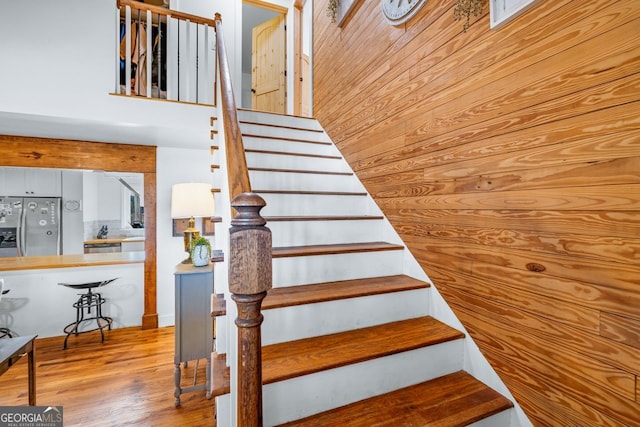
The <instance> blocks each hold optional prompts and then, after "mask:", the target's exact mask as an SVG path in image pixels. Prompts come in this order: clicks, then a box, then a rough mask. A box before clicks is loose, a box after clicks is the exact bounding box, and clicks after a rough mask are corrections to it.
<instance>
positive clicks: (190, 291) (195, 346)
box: [174, 263, 214, 406]
mask: <svg viewBox="0 0 640 427" xmlns="http://www.w3.org/2000/svg"><path fill="white" fill-rule="evenodd" d="M213 265H214V264H213V263H210V264H209V265H207V266H204V267H194V266H193V264H178V266H177V267H176V272H175V303H176V309H175V356H174V363H175V365H176V366H175V370H174V381H175V391H174V397H175V405H176V406H180V395H181V394H183V393H187V392H191V391H196V390H206V396H207V399H210V398H211V352H212V351H213V319H212V318H211V295H212V294H213ZM203 358H206V359H207V366H206V383H205V384H198V385H196V384H195V377H194V385H193V386H190V387H184V388H183V387H181V386H180V382H181V378H182V368H181V366H180V364H181V363H183V365H184V366H185V367H186V366H187V362H189V361H192V360H199V359H203ZM194 376H195V373H194Z"/></svg>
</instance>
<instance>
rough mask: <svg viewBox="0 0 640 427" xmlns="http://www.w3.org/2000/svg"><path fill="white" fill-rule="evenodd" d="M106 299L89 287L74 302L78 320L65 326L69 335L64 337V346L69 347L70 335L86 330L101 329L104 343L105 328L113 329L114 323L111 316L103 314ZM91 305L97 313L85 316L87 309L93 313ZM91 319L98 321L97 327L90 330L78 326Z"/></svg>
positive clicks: (88, 312)
mask: <svg viewBox="0 0 640 427" xmlns="http://www.w3.org/2000/svg"><path fill="white" fill-rule="evenodd" d="M105 301H106V300H105V299H104V298H103V297H102V294H100V293H99V292H92V291H91V288H89V289H88V291H87V293H85V294H80V298H78V300H77V301H76V302H75V303H74V304H73V307H74V308H75V309H76V321H75V322H73V323H70V324H68V325H67V326H66V327H65V328H64V332H65V333H66V334H67V336H66V337H65V338H64V346H63V348H64V349H65V350H66V349H67V341H68V340H69V336H71V335H72V334H73V335H79V334H83V333H85V332H93V331H98V330H99V331H100V336H101V342H103V343H104V328H108V329H111V323H113V319H112V318H111V317H105V316H103V315H102V304H104V303H105ZM91 307H95V315H94V316H93V317H87V318H85V317H84V315H85V310H86V312H87V314H88V315H90V314H91ZM91 320H95V321H96V327H95V328H93V329H89V330H83V331H80V330H78V328H79V327H80V325H81V324H82V323H83V322H88V321H91Z"/></svg>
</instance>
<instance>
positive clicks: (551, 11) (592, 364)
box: [313, 0, 640, 426]
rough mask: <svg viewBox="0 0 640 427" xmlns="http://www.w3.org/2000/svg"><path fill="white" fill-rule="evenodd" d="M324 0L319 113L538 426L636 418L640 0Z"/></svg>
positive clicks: (639, 384) (319, 15) (317, 26)
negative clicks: (388, 10)
mask: <svg viewBox="0 0 640 427" xmlns="http://www.w3.org/2000/svg"><path fill="white" fill-rule="evenodd" d="M326 6H327V0H319V1H318V2H317V3H316V5H315V14H314V21H315V22H314V31H315V33H314V70H313V72H314V114H315V115H316V116H317V117H318V119H319V120H320V122H321V124H322V125H323V126H324V128H325V129H326V130H327V132H328V133H329V134H330V136H331V137H332V138H333V140H334V141H336V143H337V144H338V146H339V148H340V149H341V151H342V153H343V154H344V155H345V158H346V159H347V160H348V161H349V163H350V164H351V165H352V167H353V168H354V170H355V171H356V173H357V174H358V176H359V177H360V178H361V179H362V181H363V183H364V184H365V186H366V187H367V189H368V191H369V192H370V193H371V194H372V196H373V197H374V198H375V199H376V201H377V202H378V204H379V205H380V206H381V208H382V209H383V211H384V212H385V214H386V215H387V216H388V218H389V220H390V221H391V222H392V224H393V225H394V227H395V228H396V230H397V231H398V232H399V233H400V235H401V237H402V238H403V239H404V241H405V243H406V244H407V245H408V246H409V248H410V249H411V251H412V252H413V254H414V255H415V256H416V258H417V259H418V261H419V262H420V263H421V265H422V266H423V268H424V269H425V271H426V272H427V273H428V274H429V276H430V277H431V278H432V280H433V281H434V283H435V285H436V287H437V288H438V289H439V290H440V292H441V293H442V295H443V296H444V297H445V299H446V300H447V302H448V303H449V304H450V305H451V307H452V308H453V309H454V311H455V312H456V314H457V315H458V316H459V318H460V320H461V321H462V322H463V323H464V324H465V326H466V327H467V328H468V329H469V331H470V333H471V335H472V336H473V338H474V339H475V340H476V342H477V343H478V345H479V346H480V348H481V350H482V351H483V353H484V354H485V355H486V356H487V358H488V360H489V361H490V362H491V363H492V365H493V366H494V367H495V368H496V370H497V372H498V373H499V374H500V376H501V377H502V378H503V380H504V381H505V383H506V384H507V386H508V387H509V388H510V390H511V391H512V392H513V394H514V396H515V397H516V399H517V400H518V402H519V403H520V404H521V405H522V407H523V409H524V410H525V412H526V413H527V415H528V416H529V417H530V419H531V420H532V422H533V423H534V424H536V425H598V426H608V425H611V426H617V425H640V114H638V112H639V111H640V78H638V76H639V75H640V44H639V43H638V40H640V3H639V2H638V1H637V0H619V1H615V2H611V1H608V0H593V1H589V2H581V1H578V0H559V1H554V2H540V3H538V4H537V5H536V6H535V7H534V8H532V9H531V10H529V11H528V12H526V13H525V14H523V15H521V16H519V17H517V18H516V19H515V20H514V21H512V22H511V23H509V24H507V25H505V26H504V27H502V28H500V29H498V30H491V29H490V28H489V16H488V13H489V12H488V4H485V10H484V12H483V14H482V16H480V17H478V18H475V19H474V20H472V25H471V27H470V28H469V30H468V31H467V32H466V33H464V32H462V23H460V22H456V21H454V20H453V7H454V6H455V1H454V0H446V1H442V2H427V3H426V5H425V6H424V8H423V9H422V10H421V11H420V12H419V13H418V15H416V16H415V17H414V18H413V19H412V20H410V21H409V22H408V23H406V24H405V25H402V26H398V27H391V26H389V25H388V24H387V23H386V22H385V20H384V18H383V16H382V13H381V11H380V8H379V2H363V4H362V5H361V6H360V7H359V9H358V10H357V11H356V13H355V14H354V16H353V17H352V18H351V20H350V21H349V22H348V23H347V24H346V25H345V26H344V27H342V28H338V27H336V26H335V25H332V24H330V22H329V20H328V18H327V17H326V14H325V9H326Z"/></svg>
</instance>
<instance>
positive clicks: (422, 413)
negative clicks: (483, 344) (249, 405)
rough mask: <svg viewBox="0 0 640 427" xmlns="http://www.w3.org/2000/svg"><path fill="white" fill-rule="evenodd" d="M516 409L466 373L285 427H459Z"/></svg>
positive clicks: (414, 386)
mask: <svg viewBox="0 0 640 427" xmlns="http://www.w3.org/2000/svg"><path fill="white" fill-rule="evenodd" d="M511 407H513V403H512V402H511V401H509V400H508V399H507V398H505V397H504V396H502V395H501V394H499V393H498V392H496V391H495V390H493V389H491V388H489V387H487V386H486V385H485V384H483V383H481V382H480V381H478V380H476V379H475V378H473V377H472V376H471V375H469V374H468V373H466V372H463V371H459V372H455V373H453V374H449V375H445V376H442V377H439V378H436V379H433V380H431V381H427V382H424V383H420V384H416V385H413V386H410V387H406V388H403V389H400V390H395V391H392V392H390V393H386V394H382V395H379V396H374V397H372V398H369V399H365V400H361V401H359V402H355V403H352V404H350V405H346V406H343V407H340V408H336V409H333V410H330V411H326V412H323V413H320V414H317V415H313V416H310V417H307V418H303V419H300V420H296V421H292V422H289V423H285V424H282V425H281V427H284V426H287V427H315V426H317V427H320V426H322V427H324V426H342V425H348V426H349V427H387V426H388V427H391V426H393V427H395V426H437V427H457V426H466V425H468V424H471V423H474V422H476V421H479V420H481V419H483V418H486V417H488V416H491V415H494V414H497V413H499V412H502V411H504V410H506V409H509V408H511Z"/></svg>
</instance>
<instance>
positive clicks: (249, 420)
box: [229, 193, 271, 427]
mask: <svg viewBox="0 0 640 427" xmlns="http://www.w3.org/2000/svg"><path fill="white" fill-rule="evenodd" d="M265 205H266V203H265V201H264V200H263V199H262V198H261V197H260V196H258V195H257V194H255V193H242V194H240V195H238V196H236V197H235V198H234V199H233V200H232V201H231V206H232V207H233V208H234V209H235V210H236V212H237V215H236V217H235V218H234V219H233V220H232V221H231V229H230V230H229V234H230V239H229V240H230V241H229V246H230V248H229V252H230V256H229V263H230V264H229V291H230V292H231V294H232V295H231V298H232V299H233V300H234V301H235V302H236V305H237V307H238V317H237V318H236V325H237V326H238V402H237V404H238V420H237V421H238V426H239V427H254V426H262V342H261V338H260V325H261V324H262V319H263V316H262V313H261V312H260V308H261V305H262V300H263V299H264V297H265V296H266V295H267V291H268V290H269V289H271V230H269V229H268V228H267V227H265V224H266V221H265V220H264V218H262V217H261V216H260V209H262V208H263V207H264V206H265Z"/></svg>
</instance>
